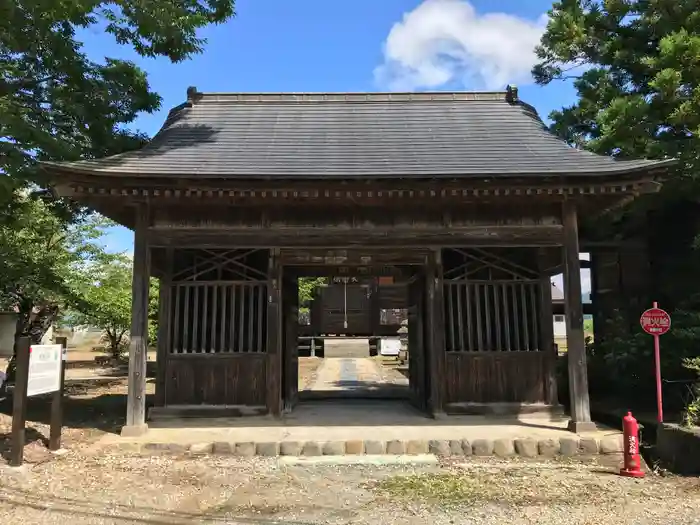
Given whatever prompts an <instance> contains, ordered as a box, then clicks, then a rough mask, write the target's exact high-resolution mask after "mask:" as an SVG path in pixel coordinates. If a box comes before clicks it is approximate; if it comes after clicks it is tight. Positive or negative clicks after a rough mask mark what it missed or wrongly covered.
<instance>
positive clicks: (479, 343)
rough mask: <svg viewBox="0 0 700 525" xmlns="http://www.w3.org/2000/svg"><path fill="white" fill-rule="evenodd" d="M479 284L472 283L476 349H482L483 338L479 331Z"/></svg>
mask: <svg viewBox="0 0 700 525" xmlns="http://www.w3.org/2000/svg"><path fill="white" fill-rule="evenodd" d="M480 288H481V285H480V284H474V307H475V308H476V349H477V350H478V351H482V350H484V338H483V334H482V332H481V289H480Z"/></svg>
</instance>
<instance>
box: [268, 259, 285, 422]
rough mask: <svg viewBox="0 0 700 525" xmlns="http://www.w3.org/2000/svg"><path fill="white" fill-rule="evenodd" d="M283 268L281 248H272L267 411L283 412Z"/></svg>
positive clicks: (271, 412)
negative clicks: (280, 254)
mask: <svg viewBox="0 0 700 525" xmlns="http://www.w3.org/2000/svg"><path fill="white" fill-rule="evenodd" d="M281 287H282V269H281V266H280V257H279V248H271V249H270V256H269V262H268V273H267V374H266V375H267V388H266V391H267V394H266V399H267V411H268V413H270V414H271V415H273V416H275V417H279V416H280V415H281V414H282V315H281V295H282V291H281Z"/></svg>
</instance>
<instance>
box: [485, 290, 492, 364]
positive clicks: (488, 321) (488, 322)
mask: <svg viewBox="0 0 700 525" xmlns="http://www.w3.org/2000/svg"><path fill="white" fill-rule="evenodd" d="M490 288H491V285H490V284H485V285H484V318H485V320H486V325H485V328H486V349H487V350H489V351H491V350H493V334H492V330H491V329H492V328H493V326H492V325H491V301H490V300H489V297H490V295H491V293H490Z"/></svg>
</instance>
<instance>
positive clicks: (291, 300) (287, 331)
mask: <svg viewBox="0 0 700 525" xmlns="http://www.w3.org/2000/svg"><path fill="white" fill-rule="evenodd" d="M285 273H286V272H285ZM282 283H283V284H282V326H284V344H283V361H284V381H283V384H284V410H285V412H286V411H291V410H292V409H293V408H294V406H295V405H296V404H297V401H298V398H299V281H298V280H297V278H296V276H295V275H284V276H283V278H282ZM312 344H313V343H312Z"/></svg>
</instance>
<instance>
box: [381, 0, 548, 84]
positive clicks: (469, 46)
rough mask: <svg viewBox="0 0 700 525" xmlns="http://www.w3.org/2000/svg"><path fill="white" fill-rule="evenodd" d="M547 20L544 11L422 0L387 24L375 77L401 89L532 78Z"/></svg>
mask: <svg viewBox="0 0 700 525" xmlns="http://www.w3.org/2000/svg"><path fill="white" fill-rule="evenodd" d="M546 24H547V16H546V15H542V16H540V17H539V19H537V20H527V19H525V18H519V17H517V16H514V15H510V14H507V13H486V14H479V13H477V12H476V10H475V9H474V7H473V6H472V5H471V4H470V3H469V2H467V1H466V0H425V1H424V2H423V3H421V4H420V5H419V6H418V7H416V8H415V9H414V10H413V11H411V12H409V13H406V14H405V15H404V17H403V20H402V21H401V22H397V23H396V24H394V26H393V27H392V28H391V31H390V32H389V35H388V36H387V39H386V42H385V43H384V62H383V64H382V65H380V66H379V67H377V68H376V69H375V71H374V74H375V80H376V81H377V83H378V84H379V85H381V86H382V87H383V88H388V89H392V90H399V91H403V90H406V91H409V90H413V89H421V88H423V89H425V88H437V87H440V86H443V85H445V84H448V83H450V84H452V83H457V84H460V85H461V86H464V87H468V88H470V89H502V88H504V87H505V86H506V85H507V84H518V83H521V84H525V83H531V82H532V78H531V75H530V70H531V69H532V66H533V65H534V64H535V62H536V56H535V52H534V48H535V46H536V45H537V44H538V42H539V40H540V37H541V36H542V33H543V32H544V29H545V27H546Z"/></svg>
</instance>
